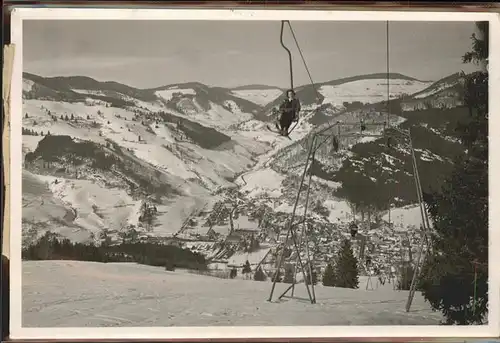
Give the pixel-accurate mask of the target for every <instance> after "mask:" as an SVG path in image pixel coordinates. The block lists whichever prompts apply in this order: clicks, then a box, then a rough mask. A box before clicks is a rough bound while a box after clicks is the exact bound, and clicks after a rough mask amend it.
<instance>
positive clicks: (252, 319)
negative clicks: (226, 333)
mask: <svg viewBox="0 0 500 343" xmlns="http://www.w3.org/2000/svg"><path fill="white" fill-rule="evenodd" d="M22 269H23V302H22V306H23V310H22V311H23V312H22V321H23V327H28V328H29V327H124V326H126V327H146V326H148V327H151V326H163V327H167V326H170V327H172V326H255V325H263V326H286V325H300V326H309V325H438V324H439V321H440V320H441V319H442V318H441V315H440V314H438V313H436V312H432V311H431V310H430V309H429V306H428V305H427V304H426V303H424V301H423V298H422V297H421V295H420V294H418V293H417V294H416V295H415V298H414V301H413V305H412V309H413V310H412V311H411V312H409V313H407V312H406V311H405V303H406V299H407V297H408V292H406V291H393V290H392V285H391V284H386V285H385V286H379V287H378V288H377V287H376V281H373V285H374V290H368V291H366V290H365V287H364V284H365V283H366V279H361V280H360V282H361V284H362V285H363V286H362V287H360V289H357V290H353V289H342V288H330V287H322V286H317V287H316V298H317V304H315V305H311V304H310V303H308V302H306V301H299V300H285V301H282V302H279V303H276V302H268V301H267V298H268V297H269V292H270V288H271V287H270V286H271V283H270V282H257V281H251V280H248V281H247V280H237V279H235V280H222V279H217V278H213V277H206V276H201V275H193V274H184V273H182V272H180V271H178V272H166V271H164V270H162V269H160V268H155V267H147V266H140V265H135V264H114V263H107V264H104V263H102V264H100V263H90V262H73V261H27V262H23V268H22ZM287 286H288V285H286V284H280V283H278V284H277V287H276V290H275V294H276V297H277V296H278V295H279V294H281V293H282V292H283V291H284V289H285V288H286V287H287ZM40 294H43V296H42V297H40ZM296 296H298V297H307V294H306V291H305V288H304V287H303V285H299V286H298V287H296ZM332 313H335V314H337V315H332Z"/></svg>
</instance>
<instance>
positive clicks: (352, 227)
mask: <svg viewBox="0 0 500 343" xmlns="http://www.w3.org/2000/svg"><path fill="white" fill-rule="evenodd" d="M349 229H350V230H351V237H352V238H355V237H356V235H357V234H358V225H357V224H356V223H355V222H352V223H351V225H349Z"/></svg>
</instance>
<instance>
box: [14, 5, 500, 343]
mask: <svg viewBox="0 0 500 343" xmlns="http://www.w3.org/2000/svg"><path fill="white" fill-rule="evenodd" d="M24 20H228V21H234V20H270V21H279V20H290V21H325V20H328V21H330V20H331V21H387V20H389V21H488V22H489V24H490V42H489V49H490V59H489V73H490V78H489V80H490V85H489V87H490V88H489V90H490V94H491V95H490V97H489V109H490V113H496V114H497V115H490V117H489V130H490V131H489V132H490V135H489V142H490V145H491V146H493V147H494V146H500V135H499V134H496V131H499V130H500V120H499V118H500V104H499V100H498V97H494V96H493V94H496V93H498V92H499V87H500V77H499V75H500V74H499V72H500V68H499V67H500V66H499V63H498V58H499V52H500V51H499V50H500V37H499V33H500V21H499V14H496V13H485V12H457V11H454V12H423V11H419V12H414V11H411V12H410V11H379V10H377V11H367V10H365V11H341V10H338V11H327V10H309V9H308V10H277V9H276V10H274V9H273V10H268V9H259V10H249V9H248V10H247V9H241V10H240V9H110V8H84V7H82V8H14V9H13V10H12V13H11V43H12V44H14V45H15V58H14V65H13V74H12V86H11V118H10V130H11V136H10V137H11V144H10V146H11V175H10V184H11V196H10V213H9V214H10V218H11V222H10V225H11V228H15V229H13V230H10V280H11V281H10V282H11V284H10V296H11V298H10V299H11V300H10V302H11V303H10V308H11V313H10V338H11V339H169V340H176V339H183V340H186V339H192V340H195V339H196V340H203V339H229V338H230V339H264V338H268V339H269V338H275V339H279V338H282V339H283V338H289V339H294V338H295V339H299V338H302V339H311V338H333V337H356V338H368V337H422V336H424V337H475V338H487V337H498V336H499V335H500V311H499V302H500V287H499V273H498V272H499V271H500V269H499V268H498V267H496V265H495V261H500V251H499V245H500V244H499V243H500V232H499V230H493V228H494V227H495V225H498V224H499V223H500V220H499V219H500V201H499V199H498V197H499V196H498V194H496V193H495V190H498V191H500V178H491V177H490V178H489V197H490V203H489V261H490V263H489V277H490V282H489V307H490V309H489V318H488V325H484V326H416V325H415V326H286V327H279V326H275V327H272V326H271V327H266V326H260V327H258V330H256V328H255V327H218V326H217V327H215V326H214V327H165V328H159V327H120V328H94V327H92V328H87V327H78V328H23V327H22V307H21V303H22V292H21V290H22V282H21V274H22V273H21V267H22V265H21V238H22V233H21V218H22V135H21V126H22V124H21V122H22V72H23V21H24ZM464 53H465V51H464ZM489 150H490V157H489V158H490V162H489V163H490V164H489V168H490V172H489V175H494V173H493V172H492V171H494V170H497V169H498V170H499V171H500V154H493V151H494V150H493V149H489ZM9 214H7V215H9ZM494 247H496V249H494ZM495 267H496V268H495ZM263 301H265V300H263ZM332 310H333V311H334V309H332Z"/></svg>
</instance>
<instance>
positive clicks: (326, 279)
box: [323, 263, 335, 287]
mask: <svg viewBox="0 0 500 343" xmlns="http://www.w3.org/2000/svg"><path fill="white" fill-rule="evenodd" d="M323 286H326V287H333V286H335V271H334V269H333V266H332V264H331V263H328V264H327V265H326V268H325V272H324V273H323Z"/></svg>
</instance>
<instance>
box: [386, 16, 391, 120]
mask: <svg viewBox="0 0 500 343" xmlns="http://www.w3.org/2000/svg"><path fill="white" fill-rule="evenodd" d="M385 31H386V32H385V36H386V63H387V64H386V73H387V127H388V128H390V127H391V124H390V120H391V119H390V116H389V114H390V111H391V106H390V104H389V101H390V99H391V97H390V88H389V80H390V74H389V71H390V69H389V20H387V22H386V26H385Z"/></svg>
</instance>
